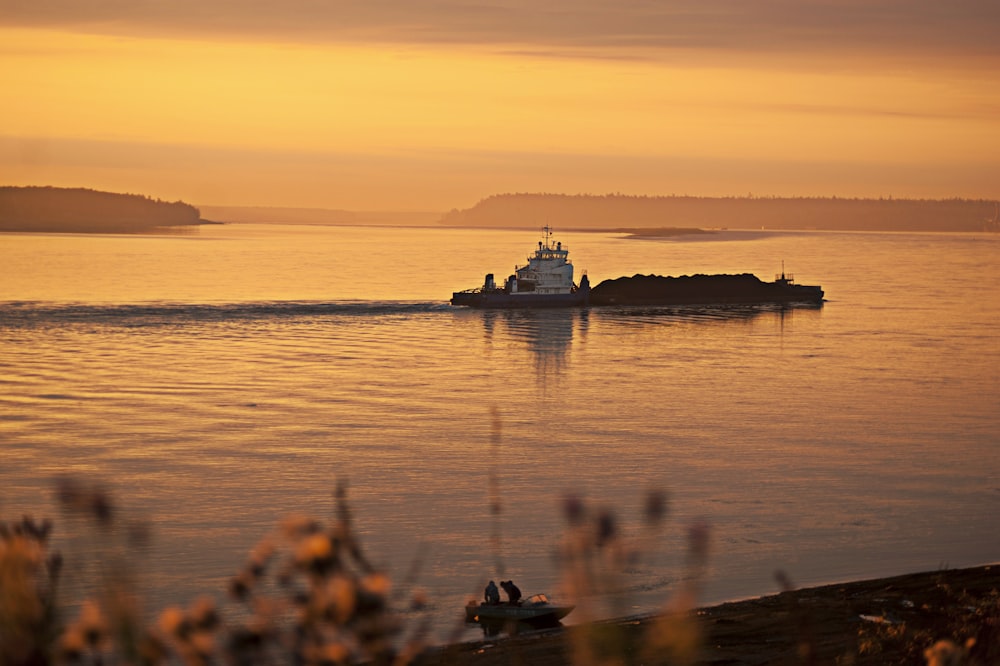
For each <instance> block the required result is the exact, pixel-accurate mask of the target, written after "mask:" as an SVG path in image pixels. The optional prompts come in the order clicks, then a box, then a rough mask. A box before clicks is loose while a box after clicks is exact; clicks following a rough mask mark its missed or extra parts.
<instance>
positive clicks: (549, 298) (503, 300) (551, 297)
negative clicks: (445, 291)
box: [451, 289, 589, 309]
mask: <svg viewBox="0 0 1000 666" xmlns="http://www.w3.org/2000/svg"><path fill="white" fill-rule="evenodd" d="M588 297H589V290H583V289H578V290H577V291H574V292H572V293H569V294H530V293H529V294H508V293H507V292H506V291H504V290H502V289H496V290H493V291H486V290H483V289H475V290H470V291H456V292H455V293H453V294H452V295H451V304H452V305H464V306H467V307H470V308H497V309H516V308H572V307H582V306H585V305H587V303H588Z"/></svg>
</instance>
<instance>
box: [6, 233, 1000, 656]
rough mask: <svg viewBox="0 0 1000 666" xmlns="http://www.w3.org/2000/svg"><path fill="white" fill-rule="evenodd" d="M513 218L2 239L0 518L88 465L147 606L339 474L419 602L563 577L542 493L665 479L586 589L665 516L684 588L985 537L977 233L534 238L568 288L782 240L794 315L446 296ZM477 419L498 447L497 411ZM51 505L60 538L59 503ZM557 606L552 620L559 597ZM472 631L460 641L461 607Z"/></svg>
mask: <svg viewBox="0 0 1000 666" xmlns="http://www.w3.org/2000/svg"><path fill="white" fill-rule="evenodd" d="M536 236H537V234H533V233H531V232H528V233H525V232H510V231H474V230H457V231H456V230H436V229H431V230H428V229H390V228H377V229H364V228H346V227H301V226H289V227H281V226H265V225H227V226H220V227H205V228H202V229H200V230H199V231H197V232H195V233H191V234H185V235H177V236H160V237H149V236H144V237H133V236H74V235H30V234H0V389H2V390H0V447H2V465H0V513H2V514H3V515H5V516H6V517H7V518H13V517H17V516H19V515H20V514H22V513H25V512H29V513H32V514H34V515H36V516H41V515H53V516H58V513H57V510H56V508H55V505H54V503H53V500H52V492H51V488H52V487H51V479H52V478H53V477H55V476H57V475H60V474H74V475H80V476H83V477H85V478H93V479H99V480H102V481H104V482H106V483H107V484H108V485H110V487H111V488H113V489H114V491H115V494H116V496H117V497H118V499H119V501H120V503H121V504H122V505H123V507H124V509H125V510H126V511H127V513H128V515H129V516H132V517H134V518H136V519H144V520H148V521H149V522H150V523H151V525H152V526H153V534H154V541H153V545H152V548H151V549H150V551H149V553H148V555H147V556H146V557H145V559H144V560H143V562H142V563H141V570H142V574H143V580H144V585H145V586H146V588H147V595H148V597H149V599H150V605H152V606H155V607H158V608H162V607H163V606H164V605H166V604H168V603H180V602H185V601H188V600H190V599H192V598H193V597H194V596H195V595H196V594H198V593H200V592H205V591H208V592H218V593H219V596H221V591H222V590H223V588H224V582H225V580H226V579H227V577H228V576H230V575H231V574H233V573H234V572H235V571H236V570H237V569H238V567H239V566H240V565H241V564H242V562H243V561H244V558H245V555H246V553H247V551H248V549H249V548H250V547H251V546H252V545H253V544H254V543H256V542H257V541H258V540H259V539H260V538H261V537H262V536H264V535H265V534H266V533H267V532H268V531H269V530H271V529H272V528H273V527H274V526H275V524H276V523H277V522H278V521H279V520H280V518H281V517H283V516H286V515H288V514H290V513H293V512H298V513H302V512H306V513H310V514H312V515H315V516H318V517H325V516H328V515H330V512H331V506H332V502H331V497H330V496H331V491H332V489H333V487H334V485H335V483H336V480H337V479H346V480H347V481H348V482H349V484H350V488H351V490H350V496H351V498H352V500H353V506H354V509H355V512H356V516H357V521H358V524H359V528H360V530H361V533H362V536H363V539H364V543H365V544H366V546H367V547H368V550H369V551H370V553H371V554H372V556H373V558H374V559H375V560H376V561H378V562H380V563H381V564H383V565H384V566H386V567H387V568H389V569H390V571H392V572H393V574H394V578H396V579H397V580H402V578H403V577H404V572H406V571H407V570H408V569H409V567H410V565H411V563H412V562H413V560H414V558H415V557H417V556H418V554H419V555H420V557H421V558H422V562H423V567H422V569H421V572H420V574H419V577H418V580H417V583H416V584H417V585H418V586H420V587H422V588H424V589H426V590H427V592H428V593H429V595H430V598H431V607H430V610H429V611H428V612H430V613H432V614H434V616H435V618H436V619H438V620H439V622H438V625H439V626H440V627H441V630H440V635H442V636H443V635H445V634H448V633H450V632H451V630H452V628H453V627H454V618H455V616H456V614H457V609H458V608H459V607H460V606H461V605H462V604H463V603H464V600H465V599H466V598H467V597H468V596H469V595H470V594H471V595H478V594H480V593H481V590H482V586H483V585H484V584H485V582H486V580H488V579H490V578H498V576H499V574H498V573H497V571H496V569H495V566H494V562H495V559H496V553H494V551H493V549H492V548H491V546H490V534H491V522H490V517H489V512H488V480H489V476H490V473H491V471H492V472H496V473H497V474H498V475H499V479H500V483H501V487H502V500H503V505H504V513H503V520H504V522H503V525H502V535H503V539H502V550H501V553H500V556H501V557H502V559H503V562H504V563H505V565H506V572H505V575H506V577H512V578H513V579H514V580H516V581H517V582H518V584H519V585H520V587H521V589H522V590H524V591H525V592H526V593H531V592H538V591H548V592H550V593H555V592H558V591H559V589H560V588H559V584H560V576H559V568H558V566H557V564H556V562H555V560H554V558H553V557H552V555H553V552H554V550H555V548H556V546H557V545H558V543H559V538H560V535H561V534H562V532H563V518H562V514H561V509H560V507H561V502H562V500H563V498H564V497H566V496H567V495H569V494H576V495H580V496H582V497H584V498H586V500H587V501H588V502H590V503H591V504H593V505H596V506H602V507H611V508H613V509H614V510H615V511H616V512H617V514H618V516H619V518H620V519H621V521H622V523H623V527H624V529H625V530H626V532H627V533H628V534H630V535H631V534H635V533H636V531H637V526H638V523H639V518H640V516H639V508H640V507H641V505H642V500H643V494H644V492H645V491H646V490H648V489H650V488H665V489H668V490H669V491H670V493H671V497H672V503H671V515H670V520H669V525H668V528H667V529H666V531H665V533H664V535H663V536H662V537H661V538H659V539H657V541H656V543H654V544H653V546H652V547H651V548H647V549H646V552H645V553H644V556H643V557H642V558H641V559H640V560H639V561H638V562H636V563H635V564H634V565H632V566H630V567H629V568H628V570H627V571H626V572H625V573H624V574H623V576H622V578H621V581H620V582H621V584H622V586H623V588H624V590H625V594H624V595H622V596H621V597H619V598H617V599H616V602H615V603H614V604H611V605H608V604H607V603H606V600H594V602H593V606H592V607H591V610H592V612H593V613H594V614H596V615H600V614H602V613H609V614H612V613H613V614H618V613H621V612H629V613H631V612H646V611H652V610H655V609H656V608H658V607H659V606H660V605H662V604H663V603H664V601H665V600H666V599H667V598H668V597H669V595H670V594H671V593H672V591H673V590H674V589H675V588H676V585H677V582H678V578H679V577H680V576H681V574H682V562H683V551H684V540H685V530H686V528H687V526H688V525H689V524H691V523H692V522H694V521H697V520H705V521H707V522H708V523H709V524H710V525H711V527H712V552H711V573H710V578H709V583H708V586H707V588H706V590H705V594H704V596H703V599H702V600H703V601H704V602H706V603H707V602H715V601H721V600H726V599H733V598H740V597H747V596H755V595H760V594H766V593H770V592H773V591H775V590H776V585H775V583H774V582H773V579H772V573H773V571H774V570H775V569H779V568H780V569H784V570H785V571H787V572H788V573H789V574H790V576H791V577H792V579H793V580H794V581H795V582H796V583H798V584H800V585H807V584H816V583H823V582H831V581H838V580H846V579H857V578H865V577H874V576H881V575H891V574H898V573H905V572H909V571H918V570H928V569H935V568H938V567H941V566H966V565H974V564H981V563H986V562H994V561H998V560H1000V537H998V535H997V530H996V525H995V521H996V516H997V515H1000V335H998V325H1000V294H998V291H997V285H1000V262H998V261H997V259H998V257H1000V239H998V238H997V237H996V236H988V235H973V234H965V235H944V234H857V233H850V234H849V233H773V234H768V233H763V232H760V233H753V232H747V233H736V232H729V233H725V234H720V235H717V236H712V237H689V238H686V239H683V240H676V241H670V240H660V241H642V240H630V239H625V238H621V237H619V236H616V235H610V234H574V233H568V234H558V239H559V240H561V241H562V242H563V243H564V244H565V245H567V246H568V247H569V248H570V251H571V257H573V259H574V263H575V264H576V266H577V271H578V274H579V272H580V271H581V270H587V271H588V273H589V275H590V277H591V281H592V283H594V284H596V283H598V282H600V281H601V280H602V279H605V278H611V277H618V276H620V275H631V274H634V273H659V274H672V275H680V274H692V273H721V272H750V273H755V274H757V275H758V276H761V277H764V278H767V279H770V278H771V277H772V276H773V274H774V273H775V272H778V271H780V269H781V262H782V260H784V261H785V267H786V269H787V270H788V271H790V272H794V273H795V274H796V277H797V279H798V281H799V282H801V283H804V284H821V285H822V286H823V287H824V289H825V290H826V292H827V298H828V302H827V303H826V304H825V305H824V306H823V307H822V308H820V309H794V310H785V311H781V310H775V309H768V308H759V309H754V308H736V309H726V308H708V309H671V308H660V309H657V308H645V309H641V310H629V309H615V308H591V309H589V310H584V311H561V312H536V313H519V312H476V311H468V310H458V309H454V308H451V307H450V306H449V305H448V304H447V302H446V301H447V298H448V297H449V296H450V293H451V291H453V290H455V289H459V288H466V287H472V286H476V285H478V284H480V283H481V281H482V278H483V274H485V273H486V272H494V273H496V274H497V275H505V274H507V272H508V271H510V270H511V269H513V266H514V264H515V263H520V262H523V261H524V259H525V257H526V255H527V254H528V252H529V251H530V250H531V249H532V247H533V246H534V244H535V242H536V241H537V240H538V238H536ZM494 409H495V410H496V412H497V414H498V415H499V420H500V424H501V428H502V434H501V438H500V445H499V447H498V450H497V449H494V448H493V447H491V423H492V421H491V419H492V417H491V410H494ZM57 529H58V530H61V536H62V538H63V539H65V540H66V541H67V542H68V543H69V546H72V545H73V540H74V538H75V537H76V536H78V535H77V533H76V532H74V530H76V529H77V528H76V527H75V526H74V524H73V523H72V521H69V522H66V521H60V522H59V523H58V525H57ZM573 618H574V616H573V615H571V616H570V618H569V619H570V620H572V619H573ZM466 635H467V636H469V637H472V636H475V635H476V630H474V629H469V630H468V631H467V634H466Z"/></svg>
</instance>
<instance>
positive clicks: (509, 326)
mask: <svg viewBox="0 0 1000 666" xmlns="http://www.w3.org/2000/svg"><path fill="white" fill-rule="evenodd" d="M482 317H483V329H484V331H485V333H486V341H487V344H489V345H490V346H493V345H495V344H496V343H497V342H499V341H502V340H511V341H514V342H517V343H519V344H521V345H523V346H524V347H525V348H526V349H527V350H528V351H529V352H531V354H532V356H533V358H534V362H535V370H536V372H537V373H538V374H539V376H544V375H547V374H549V373H558V372H561V371H563V370H564V369H565V367H566V363H567V352H568V351H569V349H570V346H571V344H572V342H573V338H574V337H576V336H579V338H580V339H581V340H583V339H585V338H586V335H587V329H588V327H589V325H590V313H589V311H588V310H586V309H577V308H565V309H552V310H484V311H483V312H482Z"/></svg>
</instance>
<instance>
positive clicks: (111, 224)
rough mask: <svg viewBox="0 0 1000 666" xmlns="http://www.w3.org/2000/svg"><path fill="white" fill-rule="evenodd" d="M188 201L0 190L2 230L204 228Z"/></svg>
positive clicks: (69, 191) (75, 190)
mask: <svg viewBox="0 0 1000 666" xmlns="http://www.w3.org/2000/svg"><path fill="white" fill-rule="evenodd" d="M202 222H203V220H202V219H201V212H200V211H199V210H198V209H197V208H195V207H194V206H192V205H190V204H186V203H184V202H183V201H174V202H167V201H161V200H159V199H152V198H150V197H148V196H143V195H139V194H115V193H111V192H100V191H97V190H90V189H85V188H59V187H11V186H5V187H0V231H49V232H100V233H130V232H137V231H147V230H150V229H155V228H158V227H176V226H188V225H195V224H201V223H202Z"/></svg>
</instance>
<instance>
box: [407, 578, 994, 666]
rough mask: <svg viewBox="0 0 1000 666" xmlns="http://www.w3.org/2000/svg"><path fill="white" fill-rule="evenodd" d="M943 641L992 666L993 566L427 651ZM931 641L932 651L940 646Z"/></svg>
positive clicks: (860, 652) (720, 654) (726, 659)
mask: <svg viewBox="0 0 1000 666" xmlns="http://www.w3.org/2000/svg"><path fill="white" fill-rule="evenodd" d="M941 640H950V641H952V642H953V643H954V644H955V649H957V650H960V651H963V653H964V657H965V659H966V661H963V662H956V663H970V664H1000V565H992V566H982V567H974V568H969V569H948V570H941V571H933V572H927V573H919V574H908V575H903V576H896V577H892V578H881V579H876V580H868V581H858V582H851V583H841V584H835V585H826V586H822V587H815V588H808V589H801V590H790V591H786V592H782V593H780V594H775V595H771V596H766V597H760V598H757V599H750V600H746V601H739V602H734V603H726V604H721V605H718V606H712V607H707V608H701V609H698V610H696V611H691V612H688V613H682V614H679V615H677V616H674V617H666V616H650V617H638V618H629V619H624V620H618V621H614V622H604V623H599V624H593V625H574V626H569V627H556V628H552V629H547V630H537V631H525V632H520V633H518V635H516V636H512V637H507V638H503V639H500V640H488V641H476V642H469V643H461V644H457V645H452V646H448V647H443V648H435V649H433V650H429V651H427V652H426V653H425V654H424V655H422V656H421V657H420V659H418V661H417V662H416V663H418V664H421V665H424V666H432V665H437V664H442V665H443V664H463V665H464V664H477V665H478V664H482V665H486V666H491V665H494V664H525V665H531V664H539V665H545V666H552V665H557V664H588V663H589V664H610V663H615V664H656V663H693V664H713V665H722V664H727V665H743V664H746V665H759V664H811V663H813V664H922V663H925V662H926V659H927V656H926V654H925V651H926V650H928V649H929V648H932V646H934V645H935V644H936V643H938V641H941ZM943 647H944V646H943V645H939V648H943Z"/></svg>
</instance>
